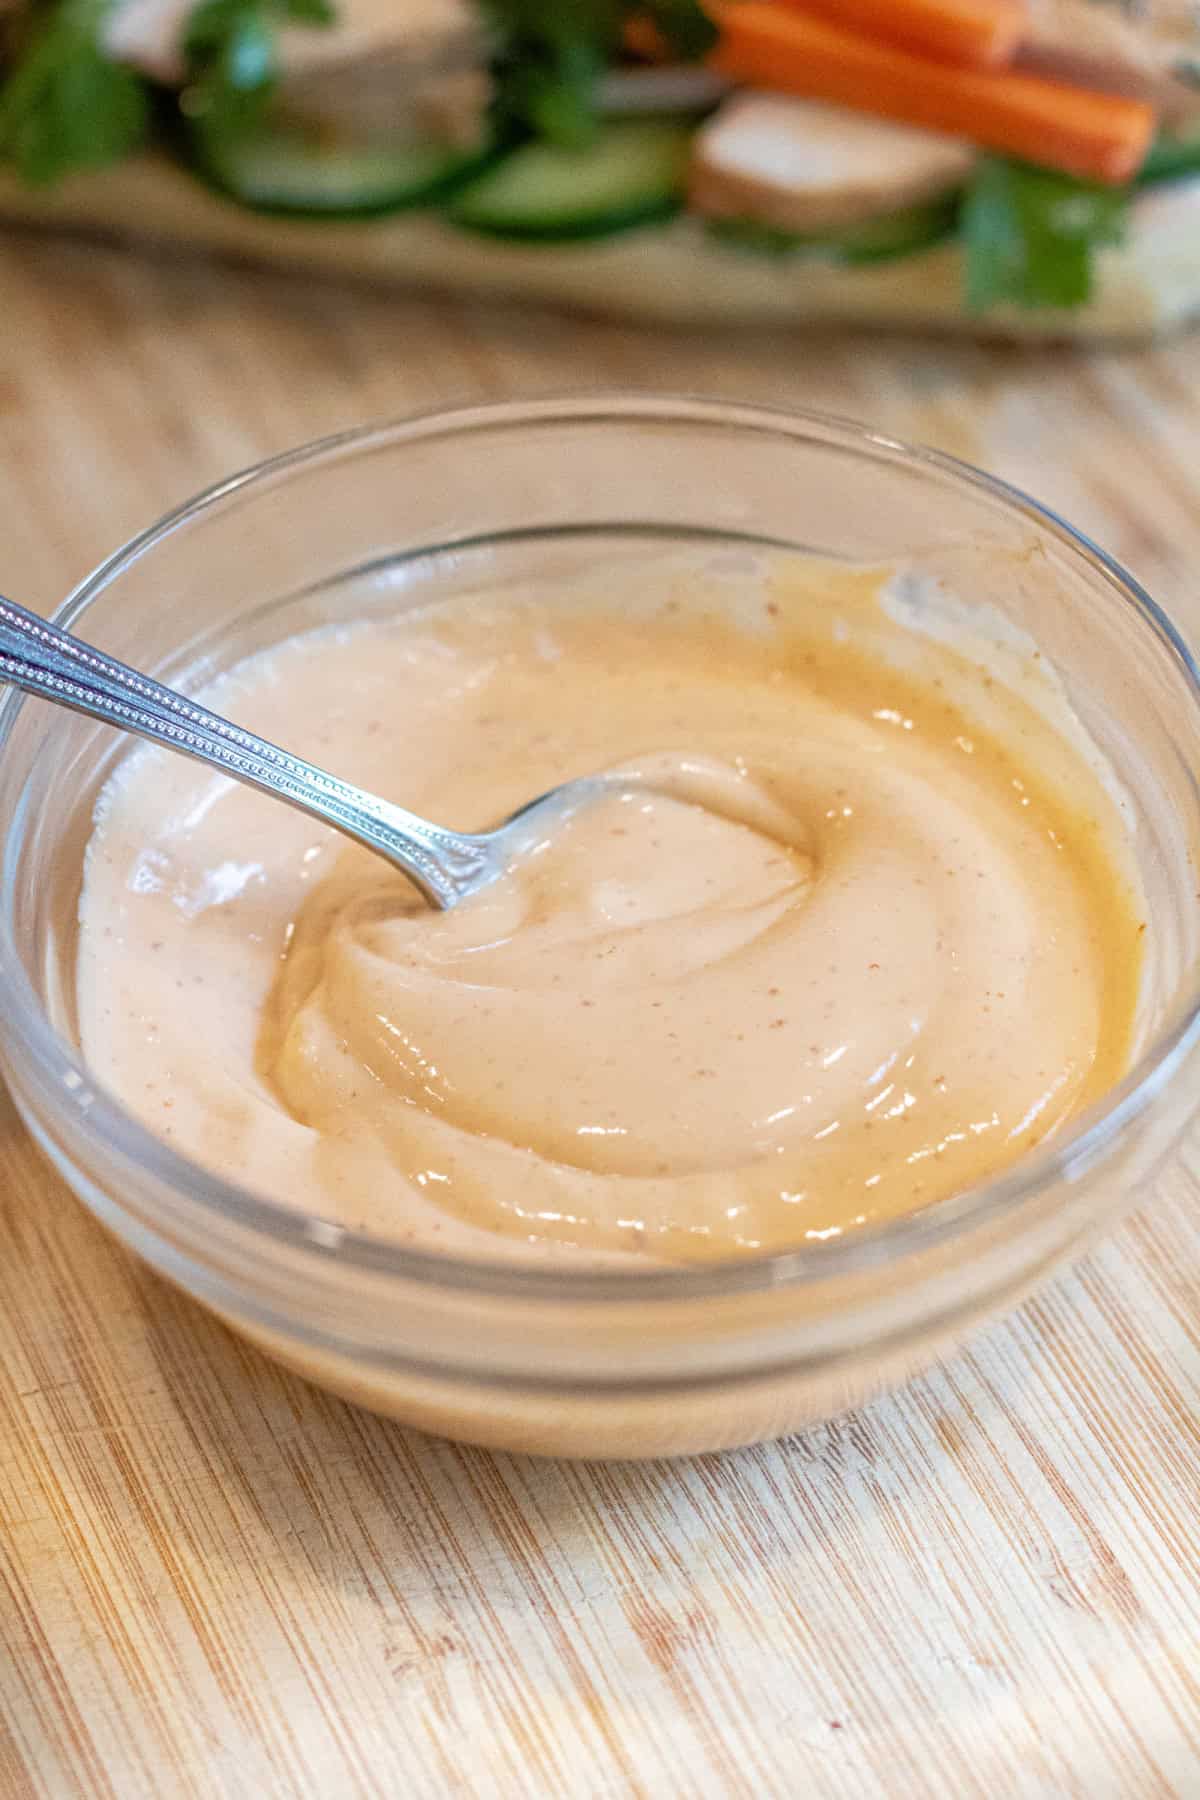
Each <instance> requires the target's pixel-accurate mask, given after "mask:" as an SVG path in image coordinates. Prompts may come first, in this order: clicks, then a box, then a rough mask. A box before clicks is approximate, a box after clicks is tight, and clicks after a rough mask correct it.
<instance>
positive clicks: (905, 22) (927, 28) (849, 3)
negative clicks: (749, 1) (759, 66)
mask: <svg viewBox="0 0 1200 1800" xmlns="http://www.w3.org/2000/svg"><path fill="white" fill-rule="evenodd" d="M788 4H789V5H791V6H795V7H798V8H799V10H800V11H801V12H810V13H819V14H820V16H821V17H822V18H825V19H831V20H832V21H833V23H834V24H835V25H845V26H848V27H849V28H850V30H851V31H861V32H863V33H865V35H866V36H867V37H872V38H883V39H884V41H885V42H886V43H891V44H899V45H900V46H901V47H902V48H903V49H905V50H911V51H912V52H913V54H914V55H916V56H929V57H932V58H933V59H934V61H935V62H950V63H967V64H971V65H974V66H976V67H988V66H989V65H991V66H994V65H996V64H999V63H1006V62H1008V61H1009V60H1010V58H1011V57H1012V56H1013V54H1014V52H1015V51H1016V48H1017V45H1018V44H1019V43H1020V41H1021V39H1022V38H1023V37H1024V36H1025V33H1026V31H1027V30H1028V26H1029V18H1028V14H1027V12H1026V9H1025V6H1024V4H1023V0H788Z"/></svg>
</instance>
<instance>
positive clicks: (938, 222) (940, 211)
mask: <svg viewBox="0 0 1200 1800" xmlns="http://www.w3.org/2000/svg"><path fill="white" fill-rule="evenodd" d="M957 222H958V197H957V195H949V196H947V197H946V198H944V199H942V200H930V201H927V202H926V203H925V204H923V205H921V206H906V207H903V208H902V209H901V210H900V211H899V212H891V213H880V214H879V215H878V216H877V217H876V218H873V219H864V220H863V222H862V223H861V224H860V225H848V226H846V227H845V229H844V230H842V231H836V232H835V231H830V232H810V233H803V234H802V233H800V232H792V231H780V230H778V229H777V228H776V227H775V226H773V225H762V224H759V222H758V221H757V220H756V219H711V220H710V221H709V226H708V229H709V231H710V232H711V233H712V235H713V236H714V237H716V238H719V239H720V240H721V241H722V243H727V244H732V245H733V246H735V247H736V248H737V249H739V250H750V251H755V252H757V253H758V254H759V255H761V256H778V257H790V256H800V255H807V256H822V257H825V258H826V259H827V260H829V261H833V262H840V263H848V264H851V265H853V264H861V263H877V262H891V261H892V260H893V259H894V258H896V257H900V256H911V255H913V254H914V252H916V251H917V250H925V249H927V248H928V247H929V245H930V244H936V243H940V241H941V240H942V239H943V238H946V237H949V236H950V235H951V233H952V232H953V231H954V229H955V226H956V224H957Z"/></svg>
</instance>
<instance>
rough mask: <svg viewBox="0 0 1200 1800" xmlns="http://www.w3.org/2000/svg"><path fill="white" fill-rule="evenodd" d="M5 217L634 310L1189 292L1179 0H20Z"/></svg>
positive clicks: (737, 313) (1046, 323)
mask: <svg viewBox="0 0 1200 1800" xmlns="http://www.w3.org/2000/svg"><path fill="white" fill-rule="evenodd" d="M0 219H8V220H11V221H17V222H21V223H25V224H30V223H33V224H37V223H45V224H51V225H61V226H71V227H77V228H84V229H87V230H91V231H97V230H99V231H102V232H105V233H109V234H117V235H120V236H127V237H134V238H140V239H143V240H155V241H158V242H159V243H161V244H165V245H167V246H172V247H204V248H208V249H214V250H218V251H221V252H225V253H228V254H233V255H236V256H239V257H249V258H256V259H260V260H266V261H270V262H274V263H278V264H282V265H286V266H290V267H293V268H297V269H317V270H331V271H336V272H340V273H342V274H347V275H357V276H366V277H371V278H374V279H377V280H390V281H393V282H396V283H402V284H407V285H410V286H414V285H415V286H438V287H442V288H445V289H451V290H454V289H457V290H467V291H472V292H475V293H489V294H495V295H508V296H514V297H525V298H531V299H536V300H539V301H549V302H560V303H565V304H570V305H573V306H576V307H582V308H586V309H589V310H592V311H594V312H600V313H607V314H610V315H616V316H620V317H625V318H632V319H639V318H640V319H652V320H659V321H672V322H714V321H727V322H742V323H758V324H763V323H770V324H775V325H783V324H800V323H804V322H812V321H845V322H851V323H858V324H874V325H880V326H885V325H894V326H904V327H914V328H921V329H937V330H955V331H966V332H974V333H977V334H983V335H986V336H989V337H1021V338H1043V339H1045V338H1052V339H1062V338H1077V339H1086V338H1103V337H1139V336H1150V335H1154V334H1156V333H1159V332H1162V331H1165V330H1167V329H1169V328H1171V327H1174V326H1177V325H1179V324H1182V323H1183V322H1185V321H1186V320H1188V319H1189V318H1191V317H1192V316H1194V315H1198V314H1200V48H1198V46H1197V44H1196V43H1195V41H1194V38H1193V23H1192V20H1191V17H1190V8H1189V7H1187V6H1186V5H1185V4H1184V3H1183V0H1158V4H1156V5H1151V6H1149V7H1147V5H1146V4H1145V3H1144V0H1141V3H1135V0H1127V4H1124V5H1122V4H1114V3H1113V0H628V3H626V0H0Z"/></svg>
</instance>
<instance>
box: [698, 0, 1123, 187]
mask: <svg viewBox="0 0 1200 1800" xmlns="http://www.w3.org/2000/svg"><path fill="white" fill-rule="evenodd" d="M712 10H713V14H714V17H715V19H716V22H717V24H718V25H719V27H720V32H721V37H720V41H719V43H718V44H717V47H716V49H715V50H714V51H713V52H712V53H711V55H710V57H709V62H710V64H711V66H712V67H713V68H714V69H716V70H718V71H719V72H720V73H721V74H723V75H728V76H730V77H731V79H733V80H734V81H742V82H746V83H748V84H749V85H750V86H751V87H759V88H774V89H776V90H778V91H779V92H782V93H785V94H803V95H805V96H807V97H808V98H809V99H814V100H834V101H838V102H840V104H841V105H843V106H852V107H856V108H857V109H858V110H859V111H860V112H867V113H875V114H876V115H877V116H879V117H882V118H885V119H900V120H902V121H903V122H904V123H906V124H909V125H924V126H926V127H927V128H928V129H929V130H931V131H945V132H949V133H950V134H951V135H952V136H954V137H963V138H967V139H969V140H970V141H971V142H972V143H976V144H980V145H982V146H984V148H986V149H988V150H1001V151H1004V152H1005V153H1006V154H1007V155H1009V156H1016V157H1021V158H1023V159H1024V160H1025V161H1026V162H1032V163H1041V164H1042V166H1043V167H1045V168H1050V169H1062V170H1065V171H1066V173H1067V174H1068V175H1079V176H1082V177H1083V178H1084V179H1086V180H1093V181H1107V182H1111V183H1114V184H1119V183H1121V182H1125V181H1129V180H1131V179H1132V177H1133V176H1134V175H1136V174H1137V172H1138V170H1139V169H1140V168H1141V166H1142V163H1143V162H1144V161H1145V157H1146V152H1147V151H1148V149H1149V148H1150V140H1151V138H1152V137H1153V135H1154V127H1155V114H1154V109H1153V107H1151V106H1147V105H1146V104H1145V102H1144V101H1141V100H1129V99H1125V98H1123V97H1121V96H1119V95H1116V94H1097V93H1092V92H1091V91H1090V90H1087V89H1084V88H1072V87H1065V86H1063V85H1062V84H1061V83H1059V82H1054V81H1044V80H1042V79H1041V77H1040V76H1036V75H1026V74H1023V73H1021V72H1019V71H1016V70H1011V69H998V70H984V69H961V68H959V69H954V68H949V67H947V66H946V64H945V63H937V62H933V61H930V60H929V59H927V58H925V57H920V56H913V55H911V54H910V53H909V52H908V51H905V50H899V49H896V48H895V47H894V46H892V45H890V44H883V43H880V42H879V40H878V39H877V38H868V37H862V36H860V35H859V34H857V33H855V32H852V31H844V30H841V29H840V28H839V27H838V26H836V25H830V24H828V23H827V22H826V21H825V20H824V19H814V18H812V17H810V16H809V15H808V14H806V13H801V12H794V11H792V10H791V8H790V7H787V6H782V5H778V4H771V3H770V0H734V3H733V4H731V5H722V6H720V8H719V10H717V9H716V8H713V9H712Z"/></svg>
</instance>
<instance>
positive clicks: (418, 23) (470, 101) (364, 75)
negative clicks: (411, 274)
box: [0, 0, 491, 144]
mask: <svg viewBox="0 0 1200 1800" xmlns="http://www.w3.org/2000/svg"><path fill="white" fill-rule="evenodd" d="M3 4H4V0H0V6H2V5H3ZM195 8H196V0H119V3H118V4H117V5H116V6H115V7H114V8H113V10H112V12H111V13H110V14H109V17H108V20H107V22H106V25H105V29H104V42H105V46H106V48H107V50H108V52H109V54H110V55H112V56H113V57H114V58H115V59H116V60H118V61H120V62H127V63H130V64H131V65H132V66H133V67H134V68H138V69H141V70H142V71H143V72H144V73H145V74H147V75H149V76H151V77H152V78H153V79H155V80H157V81H164V82H168V83H178V82H180V81H182V80H183V78H184V75H185V73H186V70H185V67H184V61H183V41H184V37H185V35H186V31H187V23H188V19H189V17H190V16H191V14H192V13H193V12H194V11H195ZM488 51H489V41H488V36H487V32H486V29H485V26H484V23H483V18H482V14H481V12H480V10H479V8H478V7H477V6H475V5H473V4H472V0H336V20H335V22H334V24H333V25H331V26H326V27H315V26H290V27H288V28H287V29H286V30H285V31H284V32H283V34H282V39H281V44H280V54H281V60H282V64H283V79H282V82H281V85H280V95H279V99H280V104H281V106H282V107H283V108H284V110H286V111H287V112H288V113H289V114H291V115H292V116H294V117H297V118H303V119H305V120H308V121H310V122H311V123H313V124H315V125H318V126H322V127H325V128H328V129H330V130H335V131H336V130H339V129H347V130H352V131H354V132H356V133H359V134H361V135H363V136H371V135H376V134H377V135H387V136H393V137H394V136H397V135H403V134H411V135H414V136H426V135H427V136H433V137H439V138H444V139H447V140H449V141H451V142H455V143H463V144H471V143H474V142H475V141H477V140H478V139H479V138H480V137H481V136H482V134H483V131H484V129H485V124H486V113H487V107H488V102H489V99H490V95H491V86H490V80H489V77H488V73H487V58H488Z"/></svg>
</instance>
